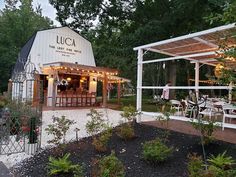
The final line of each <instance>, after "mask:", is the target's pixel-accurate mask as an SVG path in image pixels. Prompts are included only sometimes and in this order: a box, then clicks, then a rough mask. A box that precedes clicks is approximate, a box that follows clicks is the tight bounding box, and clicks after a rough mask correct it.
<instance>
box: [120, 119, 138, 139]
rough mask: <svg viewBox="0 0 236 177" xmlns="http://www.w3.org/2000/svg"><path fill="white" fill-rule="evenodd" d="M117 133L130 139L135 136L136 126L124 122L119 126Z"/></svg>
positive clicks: (122, 137) (123, 137)
mask: <svg viewBox="0 0 236 177" xmlns="http://www.w3.org/2000/svg"><path fill="white" fill-rule="evenodd" d="M116 134H117V135H118V136H119V137H120V138H121V139H124V140H130V139H132V138H134V137H135V133H134V128H133V127H132V126H131V125H130V124H127V123H125V124H122V125H121V126H120V127H118V128H117V132H116Z"/></svg>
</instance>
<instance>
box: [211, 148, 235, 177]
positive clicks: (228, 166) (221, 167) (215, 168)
mask: <svg viewBox="0 0 236 177" xmlns="http://www.w3.org/2000/svg"><path fill="white" fill-rule="evenodd" d="M208 162H209V167H208V169H209V171H210V172H211V173H213V174H214V175H215V176H216V177H221V176H224V177H235V176H236V169H235V168H233V164H234V163H235V160H233V158H232V157H231V156H226V151H225V152H223V153H222V154H218V155H217V156H213V155H212V156H211V157H210V158H209V159H208Z"/></svg>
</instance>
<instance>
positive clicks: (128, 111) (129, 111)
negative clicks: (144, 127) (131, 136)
mask: <svg viewBox="0 0 236 177" xmlns="http://www.w3.org/2000/svg"><path fill="white" fill-rule="evenodd" d="M120 115H121V116H122V117H123V118H124V119H126V120H127V121H128V122H131V121H133V120H134V119H135V118H136V116H137V115H138V112H137V111H136V109H135V107H133V106H131V105H129V106H125V107H123V113H121V114H120Z"/></svg>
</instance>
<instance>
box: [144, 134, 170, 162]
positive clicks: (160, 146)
mask: <svg viewBox="0 0 236 177" xmlns="http://www.w3.org/2000/svg"><path fill="white" fill-rule="evenodd" d="M172 153H173V148H169V147H167V146H166V145H165V144H164V143H162V142H161V140H160V139H156V140H152V141H147V142H145V143H144V144H143V157H144V159H145V160H148V161H151V162H163V161H166V160H167V158H168V157H170V155H171V154H172Z"/></svg>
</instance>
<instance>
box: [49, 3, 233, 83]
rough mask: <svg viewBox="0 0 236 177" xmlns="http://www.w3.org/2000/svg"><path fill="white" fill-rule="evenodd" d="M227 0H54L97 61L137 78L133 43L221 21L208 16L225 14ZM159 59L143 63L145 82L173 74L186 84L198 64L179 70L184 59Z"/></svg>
mask: <svg viewBox="0 0 236 177" xmlns="http://www.w3.org/2000/svg"><path fill="white" fill-rule="evenodd" d="M225 2H230V0H226V1H225V0H217V1H216V0H194V1H189V0H169V1H167V0H129V1H127V0H126V1H125V0H106V1H105V0H99V1H95V0H79V1H77V0H74V1H72V0H51V1H50V3H51V4H52V5H53V6H54V7H55V8H56V9H57V11H58V12H57V15H58V19H59V21H60V22H61V23H62V24H67V25H69V26H70V27H72V28H74V29H76V30H79V31H80V32H81V34H82V35H84V36H86V37H87V38H88V40H90V41H91V42H92V44H93V49H94V55H95V58H96V63H97V65H103V66H107V67H115V68H118V69H119V70H120V71H121V76H124V77H127V78H129V79H131V80H132V81H133V83H134V84H135V83H136V67H137V59H136V58H137V54H136V53H135V52H134V51H133V47H135V46H139V45H143V44H146V43H151V42H156V41H160V40H164V39H169V38H173V37H176V36H180V35H184V34H188V33H192V32H196V31H200V30H204V29H208V28H210V27H213V26H218V25H219V24H222V22H213V23H211V24H210V23H209V22H208V21H206V17H208V16H210V14H211V13H216V14H222V13H223V10H224V7H223V6H222V4H225ZM63 6H64V7H66V9H65V8H64V7H63ZM67 7H68V8H67ZM94 20H95V22H94ZM160 56H162V57H163V55H160V54H151V53H149V52H147V53H146V54H145V55H144V57H145V59H146V58H149V59H150V58H156V57H160ZM161 65H163V63H160V64H157V65H145V66H144V76H145V78H144V80H143V82H145V84H146V85H164V84H165V82H166V81H167V80H172V81H173V83H172V84H173V85H178V84H176V83H175V81H176V82H181V83H182V84H187V80H186V75H187V72H188V76H189V77H191V73H193V68H194V67H192V68H191V71H188V70H189V65H188V64H184V66H186V68H185V69H184V70H182V71H186V72H180V73H178V70H176V69H175V68H178V67H179V66H183V63H182V62H166V66H167V67H166V68H165V69H163V68H162V67H161ZM157 68H159V71H157ZM163 71H165V72H163ZM150 73H153V74H151V75H150ZM164 73H170V74H169V75H166V76H165V74H164ZM177 73H178V78H175V77H176V75H177ZM203 77H204V76H203ZM160 78H161V79H160ZM163 78H166V79H163ZM183 80H184V82H185V83H183ZM158 82H159V83H158Z"/></svg>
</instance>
